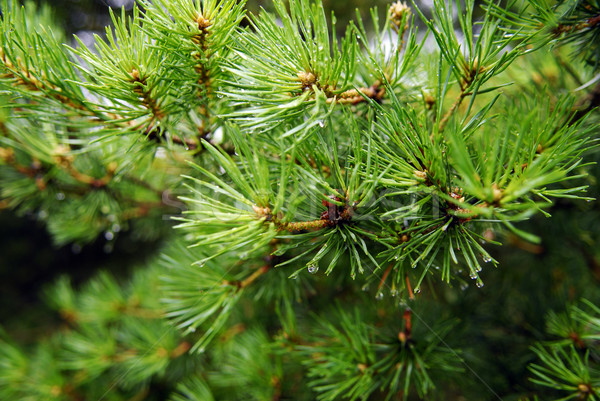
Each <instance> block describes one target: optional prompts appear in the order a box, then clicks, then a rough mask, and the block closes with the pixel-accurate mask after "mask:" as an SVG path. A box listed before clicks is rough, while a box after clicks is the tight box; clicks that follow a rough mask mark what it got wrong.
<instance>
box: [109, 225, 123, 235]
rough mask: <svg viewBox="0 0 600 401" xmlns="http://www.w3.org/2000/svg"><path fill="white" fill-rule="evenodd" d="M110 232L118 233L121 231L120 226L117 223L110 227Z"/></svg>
mask: <svg viewBox="0 0 600 401" xmlns="http://www.w3.org/2000/svg"><path fill="white" fill-rule="evenodd" d="M111 228H112V231H113V232H116V233H118V232H119V231H121V226H120V225H119V224H118V223H115V224H113V225H112V227H111Z"/></svg>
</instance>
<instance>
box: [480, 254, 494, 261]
mask: <svg viewBox="0 0 600 401" xmlns="http://www.w3.org/2000/svg"><path fill="white" fill-rule="evenodd" d="M482 256H483V262H484V263H489V262H491V261H492V257H491V256H490V255H482Z"/></svg>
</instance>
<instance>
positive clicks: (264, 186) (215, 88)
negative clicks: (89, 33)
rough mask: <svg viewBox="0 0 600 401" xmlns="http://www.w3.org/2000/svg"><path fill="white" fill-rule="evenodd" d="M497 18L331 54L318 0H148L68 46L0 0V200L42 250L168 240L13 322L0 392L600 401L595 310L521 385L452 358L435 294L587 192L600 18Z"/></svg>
mask: <svg viewBox="0 0 600 401" xmlns="http://www.w3.org/2000/svg"><path fill="white" fill-rule="evenodd" d="M509 3H510V4H501V5H500V4H496V3H492V2H489V3H486V4H484V6H483V7H481V8H480V7H476V6H475V4H474V0H465V1H458V2H447V1H442V0H434V1H433V5H432V7H431V8H424V7H423V8H421V9H420V8H419V7H417V6H416V5H407V4H406V3H403V2H396V3H394V4H390V6H389V9H387V10H382V12H380V11H378V10H377V9H373V10H372V12H371V18H370V19H369V20H365V21H363V20H362V19H361V18H360V15H359V14H358V13H357V17H356V19H355V20H354V21H353V22H351V23H349V24H348V26H347V28H346V30H345V34H344V35H342V36H341V37H337V36H336V34H335V32H338V30H337V29H336V18H335V16H333V15H329V14H328V13H327V12H326V11H325V9H324V7H323V4H322V2H321V1H319V0H316V1H309V0H293V1H292V0H290V1H289V2H285V1H283V0H274V1H273V12H267V11H264V10H263V11H261V12H260V13H258V14H256V15H255V14H247V13H246V11H245V4H244V1H234V0H152V1H150V0H139V1H138V2H137V4H136V5H135V6H134V8H133V10H132V11H131V12H126V11H125V10H121V11H114V12H112V13H111V17H112V25H111V26H109V27H107V28H106V33H105V35H103V36H102V37H101V36H96V37H95V40H94V42H93V45H89V43H88V44H86V43H84V41H83V40H81V39H79V38H75V39H76V40H75V41H74V42H72V43H71V45H68V44H65V43H68V41H67V40H66V39H65V38H64V37H63V36H62V35H61V33H60V32H61V31H60V29H59V28H58V27H57V26H56V25H55V23H54V21H53V20H52V15H51V13H50V11H49V10H48V9H47V8H45V7H42V8H36V7H35V6H34V5H33V4H32V3H26V4H24V5H22V4H19V3H18V2H17V1H15V0H1V2H0V4H1V21H0V104H2V107H1V108H0V207H2V208H9V209H12V210H14V211H15V212H17V213H35V214H36V216H37V217H38V218H39V219H40V220H42V221H44V222H45V224H46V226H47V228H48V230H49V232H50V233H51V234H52V237H53V239H54V241H55V243H56V244H57V245H63V244H69V243H76V244H81V245H84V244H86V243H89V242H91V241H94V240H95V239H96V238H98V237H101V236H104V237H105V239H106V240H109V241H115V240H116V241H118V238H117V237H118V235H119V232H121V231H125V230H127V231H129V232H131V233H134V234H135V235H138V236H140V237H143V238H162V243H163V244H164V245H163V247H162V249H160V251H159V252H157V254H156V255H155V257H154V258H153V259H152V260H151V261H150V262H148V263H147V264H146V265H145V266H140V267H139V268H138V270H137V271H136V273H135V274H134V275H133V277H132V278H131V280H130V281H129V282H128V283H127V284H123V283H119V282H118V281H117V280H116V279H114V278H113V277H111V276H110V275H109V274H104V273H103V274H100V275H99V276H98V277H96V278H95V279H93V280H91V281H90V282H89V283H88V284H87V285H85V286H83V287H82V288H74V287H73V286H72V285H71V284H70V282H69V280H68V279H67V278H64V279H61V280H59V281H58V282H57V283H55V284H54V285H53V286H51V287H49V288H48V291H47V292H46V299H47V301H48V303H49V304H50V305H52V307H53V308H54V309H55V310H56V311H57V313H58V314H59V315H60V316H61V318H62V319H63V320H64V327H63V328H62V329H60V330H58V331H56V333H54V334H52V335H51V336H49V337H45V338H43V339H40V341H39V342H38V343H36V344H35V346H23V345H22V344H19V343H18V342H16V341H15V340H14V339H11V338H10V335H9V334H8V333H2V339H1V340H0V398H2V399H7V400H9V399H14V400H17V399H19V400H42V399H43V400H82V399H90V400H91V399H98V400H125V399H131V400H133V399H135V400H142V399H164V398H165V397H169V399H170V400H173V401H183V400H212V399H214V400H241V399H253V400H284V399H288V400H312V399H319V400H338V399H351V400H359V399H360V400H367V399H369V400H395V399H436V398H437V399H452V398H455V397H458V395H459V394H460V395H462V396H464V397H466V399H475V398H473V394H477V396H475V397H476V398H477V399H498V398H503V397H508V396H510V397H512V398H511V399H518V398H519V397H521V399H527V397H530V399H535V397H537V396H539V397H541V399H564V400H566V399H584V400H596V399H598V398H599V397H600V396H599V394H600V393H599V392H600V375H599V374H598V372H599V371H598V367H597V363H598V360H599V359H598V358H599V355H598V347H597V344H598V340H600V324H599V322H600V309H599V308H598V307H597V306H596V305H595V304H594V303H593V301H594V299H593V298H592V301H587V300H582V301H580V302H579V303H574V304H573V305H572V306H569V307H566V306H565V307H564V308H563V310H562V311H556V312H552V313H550V314H549V315H548V335H547V336H544V335H542V334H541V333H538V334H537V335H536V336H532V337H535V340H542V339H547V338H554V339H558V340H556V341H554V342H551V343H542V342H537V343H535V342H534V340H531V342H530V343H529V344H528V346H531V347H532V348H531V349H530V350H527V349H525V351H524V352H525V353H527V355H528V356H523V355H522V356H521V359H520V360H518V361H514V362H513V363H514V364H519V366H520V367H521V368H522V369H525V368H526V366H528V363H531V364H530V365H529V373H527V374H528V376H529V377H530V379H531V380H530V381H527V380H521V381H519V383H518V385H515V386H514V387H513V386H511V385H507V384H504V385H497V384H495V383H491V382H490V380H489V379H488V378H487V376H486V375H485V374H482V373H481V372H480V371H478V369H477V368H474V367H476V366H479V364H480V363H481V361H480V360H478V358H477V357H474V356H473V351H472V349H471V348H469V347H470V346H471V344H469V343H465V342H464V341H462V342H461V341H460V337H461V333H466V332H468V330H469V326H471V322H470V321H469V319H470V317H469V316H468V315H464V314H457V313H455V312H456V309H455V308H454V307H453V305H454V306H456V305H457V302H456V301H452V300H456V298H457V297H461V296H462V294H464V292H463V291H461V289H462V290H464V289H465V288H467V287H475V288H473V289H472V290H469V291H473V292H474V291H481V290H479V289H480V288H481V287H483V286H484V275H486V274H488V271H489V270H495V267H499V268H500V269H502V270H504V269H507V270H511V269H513V270H514V269H518V268H519V267H518V266H514V265H510V264H508V265H503V264H500V263H499V261H500V259H501V258H500V257H497V255H502V252H501V251H500V250H501V249H503V247H504V246H502V247H501V246H500V245H501V243H502V242H511V241H512V242H520V243H522V244H526V246H527V247H529V249H532V248H533V249H536V248H535V247H536V246H538V247H539V246H540V245H536V244H538V243H540V241H541V240H540V238H539V237H538V236H536V235H534V234H532V233H529V232H528V231H527V229H524V228H523V224H524V223H523V222H524V221H525V220H528V219H530V218H532V217H533V216H536V215H545V216H548V217H550V214H549V212H551V211H552V208H551V206H553V205H554V204H555V203H560V204H570V203H571V202H576V201H577V200H581V199H583V200H588V201H591V200H592V198H591V197H588V195H587V194H586V190H587V189H588V183H589V182H590V180H589V177H588V175H587V174H588V172H589V171H590V169H591V168H592V167H591V163H590V162H591V160H592V159H593V150H594V148H595V146H596V138H597V132H598V118H597V116H596V114H595V113H596V112H595V111H594V107H595V106H596V105H598V103H599V102H598V89H595V88H598V86H594V85H595V78H594V77H595V76H596V78H597V75H596V74H597V73H598V69H597V67H598V51H597V49H598V48H599V46H600V42H599V40H600V39H598V38H599V32H600V4H598V3H597V1H594V0H578V1H570V2H562V1H559V2H549V1H542V2H538V1H527V2H509ZM577 46H583V47H582V48H580V49H579V50H573V49H577ZM574 51H575V52H576V54H573V52H574ZM540 65H541V67H540ZM540 71H541V72H540ZM548 71H553V73H554V74H555V75H554V79H553V80H548V82H547V83H546V84H544V83H543V82H542V81H543V77H542V75H540V74H541V73H543V74H546V73H547V74H549V72H548ZM556 71H558V72H556ZM523 246H525V245H523ZM489 274H492V273H489ZM471 284H472V285H471ZM596 285H597V281H596ZM488 287H492V288H489V289H488ZM501 288H502V286H501V285H500V284H498V285H497V286H495V285H494V282H493V281H492V282H491V284H490V285H489V286H487V287H486V290H487V291H489V293H488V294H493V293H494V292H496V291H497V292H499V291H500V290H501ZM497 296H498V295H496V297H497ZM489 297H490V298H493V297H494V296H493V295H489ZM596 298H597V297H596ZM464 311H465V310H463V311H462V312H464ZM544 312H546V311H544ZM561 313H566V314H564V315H563V314H561ZM8 331H10V330H8ZM457 383H466V384H463V385H460V384H457ZM490 383H491V384H490ZM159 388H160V389H161V391H162V392H163V393H161V394H162V395H159V393H158V390H157V389H159ZM164 392H166V393H168V395H165V394H164ZM481 394H484V395H481ZM161 397H163V398H161ZM552 397H554V398H552Z"/></svg>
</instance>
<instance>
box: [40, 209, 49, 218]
mask: <svg viewBox="0 0 600 401" xmlns="http://www.w3.org/2000/svg"><path fill="white" fill-rule="evenodd" d="M47 217H48V212H46V211H45V210H40V211H39V213H38V218H39V219H40V220H44V219H46V218H47Z"/></svg>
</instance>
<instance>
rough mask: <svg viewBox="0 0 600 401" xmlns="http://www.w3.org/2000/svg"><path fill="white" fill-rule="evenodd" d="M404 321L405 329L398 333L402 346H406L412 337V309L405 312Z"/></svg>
mask: <svg viewBox="0 0 600 401" xmlns="http://www.w3.org/2000/svg"><path fill="white" fill-rule="evenodd" d="M402 319H403V320H404V329H403V330H402V331H401V332H399V333H398V339H399V340H400V342H401V343H402V344H405V343H406V342H407V341H409V340H410V338H411V336H412V311H411V310H410V308H406V309H405V310H404V313H403V314H402Z"/></svg>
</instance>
